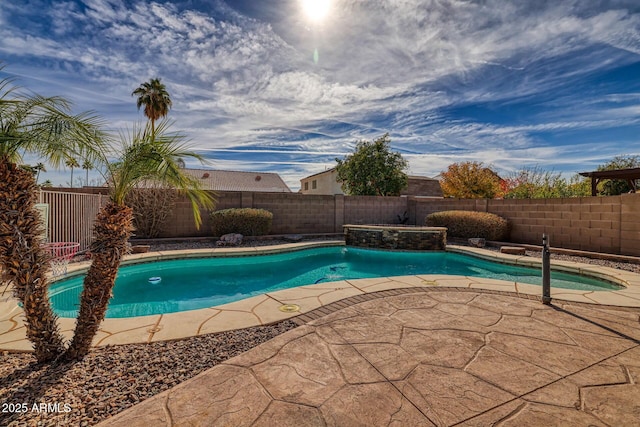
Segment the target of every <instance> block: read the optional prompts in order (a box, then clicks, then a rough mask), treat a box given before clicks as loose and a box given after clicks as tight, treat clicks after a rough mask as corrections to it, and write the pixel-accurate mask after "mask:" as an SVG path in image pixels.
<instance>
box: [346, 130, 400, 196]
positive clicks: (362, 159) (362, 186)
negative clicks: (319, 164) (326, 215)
mask: <svg viewBox="0 0 640 427" xmlns="http://www.w3.org/2000/svg"><path fill="white" fill-rule="evenodd" d="M390 143H391V138H390V137H389V134H388V133H386V134H384V135H383V136H381V137H380V138H378V139H376V140H375V141H373V142H371V141H366V140H362V141H359V142H357V144H356V147H355V150H354V152H353V154H349V155H347V156H346V157H345V158H344V159H337V158H336V162H338V165H337V166H336V172H337V173H338V181H339V182H342V190H343V191H344V192H345V193H346V194H349V195H356V196H398V195H400V191H402V189H403V188H405V187H406V186H407V175H406V173H405V172H404V171H405V170H406V169H407V167H408V163H407V161H406V160H405V159H403V158H402V155H400V153H397V152H393V151H391V148H390Z"/></svg>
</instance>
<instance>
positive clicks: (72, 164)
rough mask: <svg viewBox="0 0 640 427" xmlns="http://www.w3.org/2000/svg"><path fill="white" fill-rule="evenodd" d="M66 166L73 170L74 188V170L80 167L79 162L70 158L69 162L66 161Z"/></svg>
mask: <svg viewBox="0 0 640 427" xmlns="http://www.w3.org/2000/svg"><path fill="white" fill-rule="evenodd" d="M64 165H65V166H66V167H68V168H71V188H73V168H78V167H80V163H78V160H76V159H75V158H73V157H69V158H68V159H67V160H65V162H64Z"/></svg>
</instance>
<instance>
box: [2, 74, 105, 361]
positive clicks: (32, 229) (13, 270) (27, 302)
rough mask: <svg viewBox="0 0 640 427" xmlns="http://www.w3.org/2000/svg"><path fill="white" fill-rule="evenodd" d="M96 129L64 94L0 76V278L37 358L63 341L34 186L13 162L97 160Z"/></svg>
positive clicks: (53, 352)
mask: <svg viewBox="0 0 640 427" xmlns="http://www.w3.org/2000/svg"><path fill="white" fill-rule="evenodd" d="M1 69H2V66H1V65H0V70H1ZM100 127H101V122H100V120H98V119H97V117H96V116H94V115H92V114H91V113H84V114H80V115H72V114H71V112H70V103H69V101H67V100H65V99H64V98H61V97H42V96H39V95H31V94H30V95H25V94H22V93H20V92H19V89H18V88H17V87H15V86H14V85H13V81H12V80H11V79H7V78H4V79H2V80H0V270H1V272H2V277H1V278H2V282H3V283H5V284H8V285H10V286H12V288H13V295H14V296H15V298H16V299H17V300H18V301H20V303H21V304H22V308H23V311H24V316H25V326H26V333H27V338H28V339H29V340H30V341H31V342H32V343H33V348H34V354H35V357H36V359H37V360H38V362H47V361H50V360H52V359H55V358H56V357H57V356H58V355H60V354H61V353H62V352H63V351H64V339H63V336H62V335H61V333H60V329H59V327H58V323H57V317H56V316H55V314H54V313H53V310H52V309H51V305H50V302H49V297H48V295H47V288H48V279H47V271H48V268H49V262H48V261H49V256H48V254H47V252H46V251H45V250H44V249H43V247H42V246H41V242H40V235H41V230H42V227H43V224H42V223H41V219H40V214H39V212H38V211H37V210H36V209H35V204H36V202H37V199H38V193H37V191H38V187H37V185H36V181H35V179H34V175H33V174H32V173H31V172H29V171H25V170H23V169H21V168H20V167H19V166H18V163H19V162H20V161H21V155H22V154H24V153H30V154H35V155H37V156H39V157H40V158H42V159H43V161H46V162H47V163H48V164H50V165H52V166H53V167H56V168H59V167H61V166H62V165H63V163H64V161H65V160H66V159H67V158H68V157H69V156H71V155H72V156H78V157H82V158H92V159H98V158H100V149H101V148H102V147H103V146H104V143H103V141H104V138H105V135H104V134H103V133H102V132H101V131H100Z"/></svg>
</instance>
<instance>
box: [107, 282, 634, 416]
mask: <svg viewBox="0 0 640 427" xmlns="http://www.w3.org/2000/svg"><path fill="white" fill-rule="evenodd" d="M639 315H640V310H639V309H637V308H614V307H606V306H597V305H588V304H583V303H576V302H559V301H556V302H554V305H552V306H545V305H542V304H541V303H540V302H539V301H536V300H534V299H531V297H526V296H517V295H516V294H509V293H506V292H499V291H482V290H473V289H445V288H433V287H423V288H411V289H396V290H386V291H381V292H377V293H371V294H367V295H358V296H354V297H350V298H347V299H345V300H342V301H339V302H335V303H332V304H329V305H327V306H325V307H322V308H319V309H316V310H315V311H312V312H310V313H308V314H306V315H303V316H300V317H298V318H296V319H298V321H299V322H300V323H303V324H302V326H300V327H299V328H297V329H294V330H291V331H289V332H287V333H285V334H283V335H280V336H279V337H277V338H275V339H273V340H271V341H269V342H267V343H265V344H262V345H261V346H259V347H256V348H254V349H252V350H250V351H248V352H247V353H244V354H242V355H240V356H238V357H235V358H233V359H230V360H228V361H226V362H224V363H222V364H220V365H218V366H216V367H214V368H212V369H210V370H209V371H206V372H204V373H203V374H201V375H199V376H197V377H194V378H193V379H191V380H189V381H187V382H185V383H182V384H180V385H179V386H177V387H175V388H173V389H171V390H168V391H166V392H164V393H162V394H159V395H157V396H155V397H153V398H151V399H149V400H147V401H145V402H143V403H141V404H139V405H137V406H135V407H133V408H131V409H129V410H127V411H125V412H123V413H121V414H119V415H117V416H115V417H113V418H111V419H108V420H106V421H105V422H103V423H102V424H100V425H101V426H103V427H107V426H109V427H116V426H126V427H134V426H150V425H153V426H180V425H194V426H218V425H219V426H249V425H254V426H273V425H280V426H325V425H326V426H387V425H392V426H430V425H438V426H445V425H446V426H451V425H461V426H486V425H493V424H498V425H501V426H551V425H562V426H586V425H593V426H607V425H608V426H613V425H615V426H632V425H640V385H639V384H638V382H639V381H640V348H639V347H640V346H639V344H640V324H639Z"/></svg>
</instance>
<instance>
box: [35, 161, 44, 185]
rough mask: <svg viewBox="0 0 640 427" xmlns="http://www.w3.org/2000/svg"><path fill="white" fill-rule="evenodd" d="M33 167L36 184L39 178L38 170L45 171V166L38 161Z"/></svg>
mask: <svg viewBox="0 0 640 427" xmlns="http://www.w3.org/2000/svg"><path fill="white" fill-rule="evenodd" d="M34 168H35V170H36V184H38V179H40V172H46V171H47V168H46V167H45V165H44V163H42V162H39V163H38V164H37V165H35V166H34Z"/></svg>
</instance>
